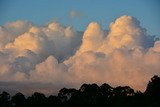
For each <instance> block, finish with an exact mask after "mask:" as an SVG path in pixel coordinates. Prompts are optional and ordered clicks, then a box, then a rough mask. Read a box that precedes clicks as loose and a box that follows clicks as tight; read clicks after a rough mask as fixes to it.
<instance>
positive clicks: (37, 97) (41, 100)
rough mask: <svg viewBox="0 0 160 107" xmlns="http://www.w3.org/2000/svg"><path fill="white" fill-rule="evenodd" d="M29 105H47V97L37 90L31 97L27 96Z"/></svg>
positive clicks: (38, 106) (39, 106) (30, 106)
mask: <svg viewBox="0 0 160 107" xmlns="http://www.w3.org/2000/svg"><path fill="white" fill-rule="evenodd" d="M27 104H28V105H27V107H46V104H47V98H46V97H45V95H44V94H42V93H38V92H35V93H34V94H33V95H32V96H31V97H28V98H27Z"/></svg>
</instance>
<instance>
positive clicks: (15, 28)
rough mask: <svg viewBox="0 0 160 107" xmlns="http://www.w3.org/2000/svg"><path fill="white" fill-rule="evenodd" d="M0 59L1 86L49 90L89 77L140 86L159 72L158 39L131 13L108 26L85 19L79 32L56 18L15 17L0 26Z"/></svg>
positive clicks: (4, 87) (83, 80)
mask: <svg viewBox="0 0 160 107" xmlns="http://www.w3.org/2000/svg"><path fill="white" fill-rule="evenodd" d="M0 59H1V60H0V89H1V90H3V89H8V90H10V89H12V90H16V91H21V92H26V93H30V92H33V91H36V90H37V91H41V92H45V93H52V92H53V91H55V90H57V89H59V88H62V87H78V86H80V85H81V84H83V83H93V82H94V83H98V84H102V83H109V84H111V85H113V86H117V85H129V86H131V87H132V88H134V89H136V90H141V91H144V89H145V87H146V84H147V82H148V80H149V79H150V78H151V77H152V76H153V75H155V74H156V75H159V74H160V63H159V61H160V41H159V40H158V39H156V38H155V37H154V36H151V35H148V34H147V30H146V29H145V28H142V27H141V26H140V22H139V21H138V20H137V19H136V18H134V17H131V16H121V17H120V18H118V19H116V20H115V21H114V22H112V23H111V24H110V26H109V30H103V29H102V28H101V27H100V25H99V24H98V23H96V22H91V23H90V24H89V25H88V27H87V29H86V30H85V31H84V33H83V32H78V31H74V30H73V29H72V27H70V26H69V27H66V26H62V25H60V24H59V23H57V22H52V23H49V24H48V25H46V26H42V27H39V26H35V25H33V24H32V23H30V22H26V21H17V22H12V23H7V24H6V25H4V26H1V27H0ZM7 84H8V85H7ZM35 84H36V85H35Z"/></svg>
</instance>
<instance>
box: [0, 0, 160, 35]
mask: <svg viewBox="0 0 160 107" xmlns="http://www.w3.org/2000/svg"><path fill="white" fill-rule="evenodd" d="M71 11H75V12H78V13H81V14H82V16H83V17H72V18H71V17H70V16H69V13H70V12H71ZM122 15H131V16H134V17H136V18H137V19H138V20H140V22H141V25H142V26H143V27H145V28H147V30H148V33H149V34H151V35H160V1H159V0H1V1H0V25H3V24H5V23H6V22H12V21H16V20H28V21H31V22H33V23H34V24H36V25H44V24H47V23H48V22H50V21H53V20H56V21H58V22H60V23H61V24H63V25H71V26H73V27H74V29H76V30H84V29H85V28H86V26H87V25H88V23H90V22H92V21H96V22H98V23H100V24H101V25H102V27H103V28H104V29H108V26H109V24H110V23H111V22H112V21H114V20H115V19H116V18H118V17H119V16H122Z"/></svg>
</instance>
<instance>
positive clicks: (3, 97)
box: [0, 91, 11, 107]
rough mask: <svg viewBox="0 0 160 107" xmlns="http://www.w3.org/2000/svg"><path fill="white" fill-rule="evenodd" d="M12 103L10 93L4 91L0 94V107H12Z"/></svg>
mask: <svg viewBox="0 0 160 107" xmlns="http://www.w3.org/2000/svg"><path fill="white" fill-rule="evenodd" d="M10 106H11V103H10V94H9V93H7V92H5V91H3V92H2V93H1V94H0V107H10Z"/></svg>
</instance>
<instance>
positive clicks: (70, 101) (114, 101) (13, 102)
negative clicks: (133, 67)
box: [0, 76, 160, 107]
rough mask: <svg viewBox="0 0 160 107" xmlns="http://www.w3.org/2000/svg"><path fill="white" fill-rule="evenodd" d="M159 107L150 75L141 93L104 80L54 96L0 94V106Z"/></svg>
mask: <svg viewBox="0 0 160 107" xmlns="http://www.w3.org/2000/svg"><path fill="white" fill-rule="evenodd" d="M83 106H92V107H160V77H158V76H154V77H152V78H151V81H149V83H148V85H147V89H146V91H145V92H144V93H142V92H140V91H137V92H135V91H134V90H133V89H132V88H130V87H129V86H123V87H122V86H118V87H115V88H113V87H111V86H110V85H108V84H106V83H105V84H102V85H101V86H98V85H97V84H83V85H82V86H81V87H80V88H79V90H77V89H74V88H69V89H68V88H62V89H61V90H60V91H59V93H58V96H53V95H50V96H49V97H48V98H47V97H46V96H45V95H44V94H42V93H38V92H35V93H34V94H33V95H32V96H29V97H28V98H27V99H26V98H25V96H24V95H23V94H22V93H17V94H15V95H14V96H13V97H12V98H10V94H9V93H7V92H2V93H1V94H0V107H83Z"/></svg>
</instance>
